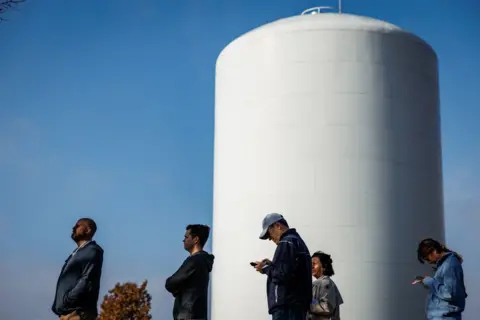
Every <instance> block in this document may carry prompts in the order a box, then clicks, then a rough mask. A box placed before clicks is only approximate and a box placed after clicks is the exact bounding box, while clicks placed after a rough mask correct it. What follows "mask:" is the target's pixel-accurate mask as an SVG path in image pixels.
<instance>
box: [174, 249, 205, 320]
mask: <svg viewBox="0 0 480 320" xmlns="http://www.w3.org/2000/svg"><path fill="white" fill-rule="evenodd" d="M213 260H214V256H213V255H211V254H209V253H207V252H205V251H200V252H197V253H195V254H193V255H191V256H189V257H188V258H187V259H185V261H184V262H183V264H182V265H181V266H180V268H179V269H178V270H177V272H175V273H174V274H173V275H172V276H171V277H170V278H168V279H167V281H166V282H165V288H166V289H167V290H168V291H169V292H171V293H172V294H173V296H174V297H175V303H174V306H173V318H174V319H198V320H206V319H207V313H208V307H207V304H208V283H209V279H210V271H212V267H213Z"/></svg>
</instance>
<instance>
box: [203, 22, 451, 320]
mask: <svg viewBox="0 0 480 320" xmlns="http://www.w3.org/2000/svg"><path fill="white" fill-rule="evenodd" d="M437 70H438V69H437V57H436V54H435V52H434V51H433V49H432V48H431V47H430V46H429V45H428V44H427V43H425V42H424V41H423V40H421V39H420V38H418V37H417V36H415V35H413V34H411V33H409V32H406V31H403V30H401V29H400V28H398V27H396V26H394V25H392V24H389V23H386V22H384V21H379V20H375V19H371V18H367V17H361V16H354V15H349V14H336V13H322V14H317V15H300V16H294V17H290V18H286V19H281V20H278V21H275V22H273V23H269V24H267V25H264V26H261V27H259V28H257V29H254V30H253V31H250V32H248V33H246V34H244V35H243V36H241V37H239V38H237V39H236V40H234V41H233V42H232V43H230V44H229V45H228V46H227V47H226V48H225V49H224V50H223V51H222V53H221V54H220V56H219V58H218V60H217V65H216V92H215V151H214V152H215V156H214V213H213V253H214V254H215V256H216V259H215V267H214V271H213V275H212V310H211V314H212V319H213V320H225V319H228V320H244V319H254V320H262V319H264V320H266V319H270V317H269V316H268V314H267V304H266V289H265V282H266V277H265V276H263V275H260V274H258V273H256V272H255V271H254V270H253V268H252V267H251V266H250V265H249V262H250V261H252V260H258V259H262V258H266V257H267V258H271V257H272V256H273V253H274V250H275V245H274V244H273V243H272V242H269V241H261V240H259V239H258V236H259V234H260V231H261V222H262V219H263V217H264V216H265V215H266V214H267V213H270V212H280V213H282V214H284V216H285V217H286V219H287V220H288V222H289V224H290V225H291V226H293V227H295V228H297V230H298V232H299V233H300V234H301V235H302V236H303V238H304V240H305V241H306V243H307V245H308V247H309V249H310V251H311V253H313V252H314V251H317V250H322V251H325V252H327V253H329V254H331V255H332V258H333V260H334V264H333V266H334V269H335V276H334V277H333V279H334V280H335V282H336V283H337V285H338V287H339V288H340V290H341V292H342V294H343V298H344V300H345V304H344V305H343V306H342V309H341V314H342V319H343V320H386V319H388V320H405V319H409V320H417V319H418V320H421V319H424V299H425V291H424V290H423V289H422V288H421V287H418V286H412V285H411V284H410V283H411V281H412V279H413V278H414V277H415V276H416V275H423V274H425V272H426V269H425V268H426V267H425V266H422V265H420V264H419V263H418V261H417V260H416V247H417V244H418V242H419V240H420V239H421V238H424V237H434V238H437V239H439V240H440V241H443V240H444V219H443V192H442V162H441V143H440V117H439V93H438V71H437Z"/></svg>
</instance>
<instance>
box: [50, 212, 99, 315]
mask: <svg viewBox="0 0 480 320" xmlns="http://www.w3.org/2000/svg"><path fill="white" fill-rule="evenodd" d="M96 231H97V225H96V224H95V221H93V220H92V219H89V218H82V219H80V220H78V221H77V223H76V224H75V226H74V227H73V230H72V240H73V241H74V242H75V243H76V244H77V248H76V249H75V250H74V251H73V253H72V254H71V255H70V256H69V257H68V258H67V260H66V261H65V264H64V265H63V268H62V271H61V272H60V276H59V277H58V281H57V289H56V292H55V300H54V301H53V306H52V311H53V312H54V313H55V314H56V315H57V316H59V317H60V320H94V319H96V318H97V314H98V312H97V302H98V294H99V291H100V277H101V275H102V264H103V249H102V248H101V247H100V246H99V245H98V244H97V243H96V242H95V241H93V240H92V238H93V236H94V235H95V232H96Z"/></svg>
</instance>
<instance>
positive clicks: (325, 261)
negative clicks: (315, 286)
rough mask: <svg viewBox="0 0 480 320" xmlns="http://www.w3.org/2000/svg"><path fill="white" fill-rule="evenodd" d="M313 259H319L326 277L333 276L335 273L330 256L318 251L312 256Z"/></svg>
mask: <svg viewBox="0 0 480 320" xmlns="http://www.w3.org/2000/svg"><path fill="white" fill-rule="evenodd" d="M313 258H318V260H320V263H321V264H322V267H323V274H324V275H326V276H329V277H330V276H333V275H334V274H335V271H334V270H333V260H332V258H331V256H330V255H329V254H326V253H325V252H322V251H317V252H315V253H314V254H313V255H312V259H313Z"/></svg>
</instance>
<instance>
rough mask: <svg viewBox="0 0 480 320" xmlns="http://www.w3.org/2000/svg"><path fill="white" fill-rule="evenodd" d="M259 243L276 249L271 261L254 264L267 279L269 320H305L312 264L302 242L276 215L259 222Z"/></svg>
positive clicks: (308, 302) (280, 216)
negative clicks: (268, 244) (262, 242)
mask: <svg viewBox="0 0 480 320" xmlns="http://www.w3.org/2000/svg"><path fill="white" fill-rule="evenodd" d="M260 239H262V240H267V239H268V240H271V241H273V242H274V243H275V244H276V245H277V249H276V250H275V255H274V256H273V260H272V261H270V260H268V259H263V260H262V261H257V262H255V263H254V265H255V269H256V270H257V271H258V272H260V273H262V274H266V275H267V294H268V313H269V314H271V315H272V320H305V319H306V316H307V311H308V310H309V309H310V303H311V302H312V260H311V257H310V252H309V251H308V248H307V246H306V245H305V242H304V241H303V240H302V238H301V237H300V235H299V234H298V233H297V231H296V230H295V229H293V228H290V227H289V226H288V223H287V221H286V220H285V218H284V217H283V216H282V215H281V214H279V213H270V214H268V215H267V216H266V217H265V218H264V219H263V222H262V233H261V234H260Z"/></svg>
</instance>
